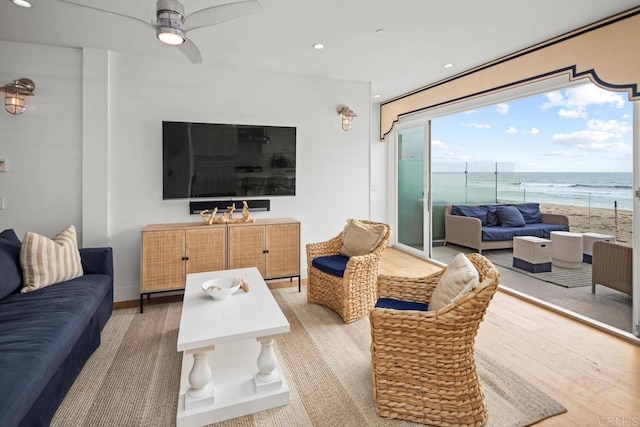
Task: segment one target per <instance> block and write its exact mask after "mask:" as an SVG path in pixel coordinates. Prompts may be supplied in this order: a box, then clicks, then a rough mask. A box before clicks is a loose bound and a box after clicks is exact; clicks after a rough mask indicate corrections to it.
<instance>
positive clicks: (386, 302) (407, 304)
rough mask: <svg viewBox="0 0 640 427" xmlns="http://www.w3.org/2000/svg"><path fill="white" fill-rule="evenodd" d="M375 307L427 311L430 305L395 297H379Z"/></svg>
mask: <svg viewBox="0 0 640 427" xmlns="http://www.w3.org/2000/svg"><path fill="white" fill-rule="evenodd" d="M375 308H391V309H394V310H418V311H427V310H428V309H429V305H428V304H425V303H423V302H413V301H402V300H399V299H393V298H379V299H378V301H376V305H375Z"/></svg>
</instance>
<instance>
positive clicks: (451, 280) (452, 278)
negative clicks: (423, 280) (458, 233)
mask: <svg viewBox="0 0 640 427" xmlns="http://www.w3.org/2000/svg"><path fill="white" fill-rule="evenodd" d="M479 283H480V275H479V274H478V270H476V268H475V267H474V265H473V264H472V263H471V261H469V258H467V257H466V255H465V254H463V253H459V254H458V255H456V257H455V258H454V259H453V261H451V263H450V264H449V265H448V266H447V268H446V270H445V271H444V273H443V274H442V277H441V278H440V281H439V282H438V284H437V285H436V288H435V289H434V291H433V295H431V301H429V311H436V310H440V309H441V308H443V307H445V306H446V305H448V304H450V303H452V302H455V301H457V300H458V299H460V298H462V297H463V296H464V295H466V294H468V293H469V292H471V291H472V290H473V289H475V288H476V286H478V284H479Z"/></svg>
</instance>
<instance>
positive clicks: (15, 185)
mask: <svg viewBox="0 0 640 427" xmlns="http://www.w3.org/2000/svg"><path fill="white" fill-rule="evenodd" d="M23 77H25V78H29V79H31V80H33V81H34V83H35V91H34V93H35V95H34V96H31V97H27V98H26V111H25V112H24V113H23V114H21V115H17V116H13V115H11V114H9V113H7V112H6V111H4V93H0V98H1V99H2V105H3V106H2V107H0V158H3V159H6V160H7V164H8V171H7V172H5V173H0V197H4V202H5V209H4V210H0V230H4V229H6V228H13V229H15V230H16V233H17V234H18V237H20V238H22V237H23V236H24V234H25V233H26V232H27V231H35V232H38V233H41V234H44V235H48V236H53V235H55V234H56V233H58V232H60V231H61V230H62V229H63V228H64V227H65V226H67V225H69V224H74V225H76V228H77V229H78V232H79V233H81V228H80V225H81V218H82V208H81V188H82V180H81V169H82V158H81V155H82V151H81V144H82V137H81V132H82V131H81V130H82V117H81V107H82V85H81V83H82V80H81V79H82V53H81V51H80V50H79V49H66V48H52V47H44V46H36V45H28V44H20V43H10V42H4V41H0V86H4V85H6V84H8V83H11V82H13V81H14V80H16V79H19V78H23ZM79 237H80V238H81V236H79Z"/></svg>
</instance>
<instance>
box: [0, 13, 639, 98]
mask: <svg viewBox="0 0 640 427" xmlns="http://www.w3.org/2000/svg"><path fill="white" fill-rule="evenodd" d="M73 1H75V2H77V3H82V4H85V5H90V6H95V7H98V8H101V9H108V10H112V11H114V12H117V13H121V14H126V15H131V16H135V17H137V18H139V19H141V20H144V21H147V22H150V21H151V20H152V19H154V18H155V0H110V1H108V2H107V1H101V0H73ZM228 1H229V0H183V1H182V4H183V5H184V8H185V12H186V14H187V15H188V14H190V13H193V12H195V11H197V10H200V9H203V8H206V7H210V6H213V5H216V4H221V3H226V2H228ZM32 3H33V5H34V7H32V8H31V9H24V8H19V7H17V6H15V5H13V4H12V3H11V2H10V1H9V0H0V40H6V41H15V42H25V43H36V44H44V45H55V46H67V47H92V48H101V49H108V50H112V51H120V52H126V53H130V54H134V55H146V56H154V57H155V56H158V57H165V58H169V59H170V60H175V61H183V62H185V63H189V61H188V59H187V58H186V57H185V56H184V55H182V53H181V52H179V50H178V49H176V48H174V47H171V46H167V45H164V44H162V43H160V42H159V41H158V40H157V39H156V37H155V32H154V30H153V29H152V28H150V27H147V26H145V25H143V24H142V23H140V22H136V21H134V20H129V19H126V18H123V17H120V16H117V15H109V14H105V13H101V12H97V11H93V10H89V9H86V8H80V7H76V6H71V5H68V4H65V3H62V2H59V1H56V0H32ZM260 3H261V4H262V10H261V11H259V12H257V13H254V14H252V15H248V16H244V17H242V18H239V19H236V20H233V21H228V22H225V23H222V24H219V25H216V26H213V27H206V28H200V29H197V30H194V31H193V32H191V33H189V34H188V36H189V38H190V39H191V40H193V41H194V42H195V43H196V45H197V46H198V47H199V48H200V51H201V52H202V56H203V64H204V66H223V67H234V68H250V69H258V70H263V71H275V72H284V73H295V74H303V75H310V76H321V77H330V78H337V79H345V80H356V81H365V82H371V88H372V94H380V95H381V98H380V99H381V100H384V99H389V98H392V97H394V96H397V95H400V94H402V93H405V92H407V91H410V90H413V89H416V88H419V87H421V86H424V85H426V84H428V83H432V82H434V81H437V80H440V79H442V78H444V77H447V76H449V75H452V74H456V73H459V72H461V71H464V70H466V69H468V68H471V67H473V66H476V65H479V64H482V63H485V62H487V61H489V60H492V59H495V58H498V57H500V56H503V55H505V54H508V53H511V52H514V51H517V50H519V49H522V48H525V47H528V46H531V45H532V44H535V43H538V42H541V41H544V40H547V39H549V38H551V37H554V36H556V35H560V34H563V33H565V32H567V31H570V30H572V29H575V28H578V27H581V26H583V25H586V24H589V23H592V22H594V21H597V20H599V19H602V18H605V17H608V16H610V15H613V14H615V13H618V12H621V11H625V10H627V9H630V8H632V7H635V6H639V5H640V2H639V1H638V0H615V1H611V0H609V1H603V0H536V1H526V2H525V1H515V0H431V1H428V0H396V1H391V0H341V1H338V0H317V1H311V0H260ZM381 28H382V29H385V30H386V31H385V32H383V33H382V34H376V30H377V29H381ZM317 42H321V43H324V44H325V45H326V48H325V49H324V50H320V51H317V50H314V49H313V48H312V45H313V44H314V43H317ZM449 62H451V63H454V64H455V66H454V67H453V68H449V69H445V68H443V65H444V64H445V63H449ZM192 66H194V67H198V66H202V65H192Z"/></svg>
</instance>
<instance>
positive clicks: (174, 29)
mask: <svg viewBox="0 0 640 427" xmlns="http://www.w3.org/2000/svg"><path fill="white" fill-rule="evenodd" d="M58 1H60V2H62V3H67V4H72V5H74V6H80V7H84V8H87V9H93V10H97V11H99V12H105V13H110V14H112V15H118V16H122V17H124V18H129V19H133V20H135V21H137V22H141V23H143V24H144V25H146V26H150V27H151V28H153V29H155V30H156V35H157V37H158V39H160V41H161V42H163V43H166V44H170V45H175V46H177V47H178V49H180V51H181V52H182V53H184V54H185V56H186V57H187V58H189V59H190V60H191V62H193V63H194V64H199V63H201V62H202V55H201V54H200V50H199V49H198V47H197V46H196V45H195V44H194V43H193V42H192V41H191V40H189V39H188V38H187V31H191V30H197V29H198V28H202V27H208V26H211V25H216V24H220V23H222V22H225V21H230V20H232V19H236V18H239V17H241V16H244V15H248V14H250V13H253V12H257V11H258V10H260V8H261V7H262V6H261V5H260V3H259V2H258V1H257V0H242V1H238V2H234V3H225V4H220V5H217V6H212V7H207V8H205V9H202V10H198V11H197V12H193V13H191V14H189V15H186V16H185V14H184V7H183V6H182V4H181V3H180V2H179V1H178V0H158V1H157V2H156V19H155V20H152V21H151V22H146V21H143V20H142V19H138V18H136V17H134V16H129V15H124V14H121V13H118V12H113V11H110V10H105V9H99V8H97V7H93V6H87V5H84V4H80V3H75V2H72V1H68V0H58Z"/></svg>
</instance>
